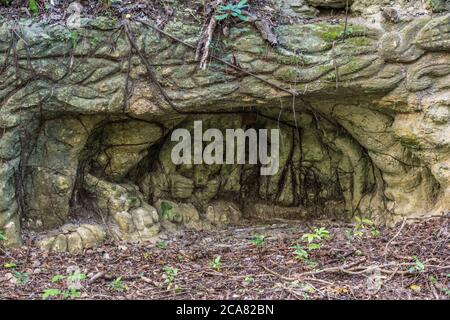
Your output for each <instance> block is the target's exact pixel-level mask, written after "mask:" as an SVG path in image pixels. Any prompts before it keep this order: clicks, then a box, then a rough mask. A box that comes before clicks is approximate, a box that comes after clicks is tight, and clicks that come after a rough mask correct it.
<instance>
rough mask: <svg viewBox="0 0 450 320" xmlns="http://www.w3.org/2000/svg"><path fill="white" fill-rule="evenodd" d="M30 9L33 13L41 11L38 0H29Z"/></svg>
mask: <svg viewBox="0 0 450 320" xmlns="http://www.w3.org/2000/svg"><path fill="white" fill-rule="evenodd" d="M28 10H29V11H30V13H32V14H38V13H39V8H38V5H37V3H36V0H28Z"/></svg>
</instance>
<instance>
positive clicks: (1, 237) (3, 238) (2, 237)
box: [0, 232, 8, 241]
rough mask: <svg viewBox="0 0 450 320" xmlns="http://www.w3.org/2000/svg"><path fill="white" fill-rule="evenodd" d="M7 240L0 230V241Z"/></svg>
mask: <svg viewBox="0 0 450 320" xmlns="http://www.w3.org/2000/svg"><path fill="white" fill-rule="evenodd" d="M6 240H8V239H7V238H6V237H5V235H4V234H3V233H1V232H0V241H6Z"/></svg>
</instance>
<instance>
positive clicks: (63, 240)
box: [36, 224, 106, 253]
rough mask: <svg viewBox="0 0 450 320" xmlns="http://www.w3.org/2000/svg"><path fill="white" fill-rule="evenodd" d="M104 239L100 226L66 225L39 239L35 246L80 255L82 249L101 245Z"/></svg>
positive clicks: (104, 235) (103, 232) (103, 231)
mask: <svg viewBox="0 0 450 320" xmlns="http://www.w3.org/2000/svg"><path fill="white" fill-rule="evenodd" d="M105 237H106V233H105V230H104V228H103V227H102V226H100V225H96V224H82V225H80V226H77V225H73V224H67V225H64V226H62V227H61V228H60V229H59V230H56V231H52V232H50V233H49V234H47V235H46V236H44V237H42V238H40V239H39V240H37V242H36V244H37V246H38V247H39V248H40V249H42V250H47V251H55V252H70V253H80V252H82V251H83V250H84V249H90V248H95V247H97V246H98V245H100V244H102V243H103V241H104V240H105Z"/></svg>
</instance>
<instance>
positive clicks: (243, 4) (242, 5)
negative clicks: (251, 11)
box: [237, 0, 248, 9]
mask: <svg viewBox="0 0 450 320" xmlns="http://www.w3.org/2000/svg"><path fill="white" fill-rule="evenodd" d="M247 3H248V0H241V1H240V2H239V3H238V4H237V7H238V8H240V9H242V8H246V7H248V4H247Z"/></svg>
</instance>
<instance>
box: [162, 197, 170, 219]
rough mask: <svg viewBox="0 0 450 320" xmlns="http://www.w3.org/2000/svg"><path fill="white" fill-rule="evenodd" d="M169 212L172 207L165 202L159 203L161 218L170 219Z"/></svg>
mask: <svg viewBox="0 0 450 320" xmlns="http://www.w3.org/2000/svg"><path fill="white" fill-rule="evenodd" d="M171 210H172V206H171V205H170V203H168V202H165V201H163V202H161V212H162V217H163V218H166V219H170V213H171Z"/></svg>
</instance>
